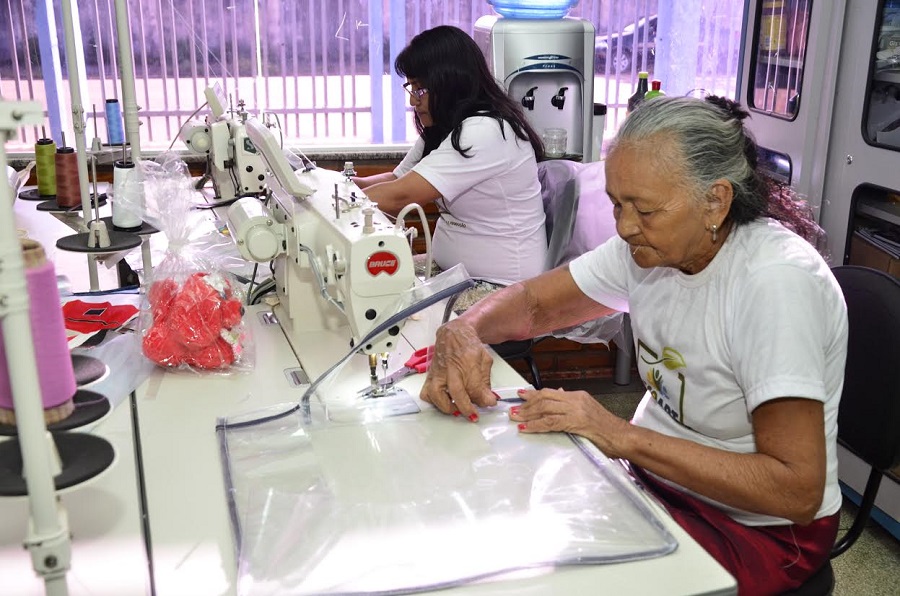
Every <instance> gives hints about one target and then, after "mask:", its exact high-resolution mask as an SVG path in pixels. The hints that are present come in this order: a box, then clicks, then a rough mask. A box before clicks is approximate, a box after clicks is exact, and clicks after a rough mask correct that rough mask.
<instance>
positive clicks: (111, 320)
mask: <svg viewBox="0 0 900 596" xmlns="http://www.w3.org/2000/svg"><path fill="white" fill-rule="evenodd" d="M62 311H63V318H64V319H65V322H66V329H69V330H70V331H77V332H78V333H93V332H95V331H100V330H101V329H118V328H119V327H121V326H122V325H123V324H124V323H125V322H126V321H127V320H128V319H130V318H131V317H133V316H134V315H135V314H137V311H138V309H137V307H135V306H133V305H131V304H121V305H116V306H113V305H112V304H111V303H109V302H83V301H81V300H70V301H68V302H66V303H65V304H63V307H62Z"/></svg>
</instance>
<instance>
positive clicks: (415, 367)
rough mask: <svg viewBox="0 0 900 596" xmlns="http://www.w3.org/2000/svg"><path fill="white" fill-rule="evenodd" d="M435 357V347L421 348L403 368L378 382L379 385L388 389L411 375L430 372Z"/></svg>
mask: <svg viewBox="0 0 900 596" xmlns="http://www.w3.org/2000/svg"><path fill="white" fill-rule="evenodd" d="M433 357H434V346H433V345H432V346H428V347H427V348H419V349H418V350H416V351H415V352H413V353H412V356H410V357H409V360H407V361H406V363H405V364H404V365H403V367H402V368H399V369H397V370H396V371H394V372H392V373H391V374H389V375H388V376H386V377H385V378H383V379H381V380H380V381H378V385H380V386H381V387H387V386H389V385H393V384H394V383H396V382H398V381H399V380H400V379H403V378H405V377H408V376H410V375H415V374H421V373H423V372H426V371H427V370H428V367H430V366H431V359H432V358H433Z"/></svg>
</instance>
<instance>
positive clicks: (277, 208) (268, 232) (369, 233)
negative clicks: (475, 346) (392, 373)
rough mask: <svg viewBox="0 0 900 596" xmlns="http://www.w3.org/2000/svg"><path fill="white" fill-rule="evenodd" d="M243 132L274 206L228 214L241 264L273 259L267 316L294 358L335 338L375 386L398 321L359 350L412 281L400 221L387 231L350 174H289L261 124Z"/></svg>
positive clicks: (248, 203) (242, 205)
mask: <svg viewBox="0 0 900 596" xmlns="http://www.w3.org/2000/svg"><path fill="white" fill-rule="evenodd" d="M245 126H246V130H247V134H248V136H249V137H250V140H251V141H252V142H253V144H254V145H255V146H256V147H258V148H259V151H260V154H261V156H262V157H263V159H264V160H265V163H266V165H267V166H268V170H269V177H268V180H269V182H268V187H269V189H270V191H271V199H270V201H269V204H268V206H265V205H263V203H262V202H261V201H260V200H259V199H257V198H255V197H245V198H242V199H240V200H238V201H237V202H235V203H234V204H233V205H232V206H231V207H229V209H228V227H229V231H230V233H231V235H232V238H233V239H234V241H235V243H236V245H237V247H238V250H239V251H240V253H241V256H242V257H243V258H245V259H247V260H250V261H256V262H260V263H265V262H269V261H271V260H273V259H274V273H275V283H276V296H277V304H276V305H275V306H274V308H273V311H274V312H275V315H276V317H277V318H278V322H279V324H280V325H281V326H282V328H283V329H284V332H285V335H286V336H287V338H288V340H289V341H290V343H291V346H292V348H293V349H294V351H295V353H297V354H299V353H300V352H301V351H302V350H301V349H300V348H299V346H300V345H301V344H303V343H306V345H307V347H308V345H309V343H310V342H316V343H321V342H326V341H333V340H334V338H335V337H338V338H339V341H340V342H341V343H340V344H339V345H342V347H340V348H339V349H340V350H341V351H344V352H345V351H347V350H349V349H350V348H351V347H358V352H362V353H363V354H366V355H368V356H369V368H370V380H371V381H372V384H373V387H374V386H375V384H376V383H377V379H376V378H375V374H376V371H375V363H376V359H377V357H378V355H382V357H381V361H382V362H383V363H386V356H384V354H386V353H389V352H393V351H394V350H396V349H397V347H398V341H399V340H400V337H399V336H400V331H401V328H402V325H403V323H402V322H398V323H397V324H396V325H391V326H390V328H389V329H388V330H387V331H386V332H385V333H382V334H380V335H378V336H376V337H374V338H369V340H368V341H366V343H364V344H361V343H360V342H361V341H362V340H363V339H365V338H366V336H367V335H368V334H369V333H370V332H371V331H372V330H373V329H374V328H375V327H376V326H378V325H379V324H381V323H383V322H384V321H386V320H387V319H389V318H390V317H391V316H392V315H394V314H395V313H396V312H397V311H398V310H399V308H400V307H401V298H402V295H403V294H404V292H406V291H408V290H410V289H411V288H412V287H413V286H414V284H415V279H416V278H415V272H414V268H413V259H412V251H411V248H410V245H409V240H408V238H407V236H406V234H405V231H404V229H403V227H402V223H399V224H397V225H395V224H394V223H392V222H391V221H390V220H389V219H388V218H387V216H385V215H384V213H382V212H381V211H380V210H378V208H377V206H376V205H375V204H374V203H372V202H371V201H369V200H368V199H367V198H366V197H365V195H363V193H362V192H361V191H360V190H359V188H358V187H357V186H356V185H355V184H353V182H351V180H350V176H349V175H347V174H344V173H341V172H336V171H330V170H324V169H318V168H314V167H312V166H310V167H307V168H305V169H302V170H298V171H296V172H295V171H294V170H293V168H292V166H291V165H290V163H289V162H288V160H287V158H286V157H285V155H284V153H283V151H282V149H281V147H280V146H279V145H278V142H277V140H276V139H275V137H274V136H273V135H272V133H271V132H270V131H269V130H268V129H267V128H266V127H265V125H263V124H261V123H260V122H258V121H255V120H248V121H247V122H246V123H245ZM322 332H325V333H324V335H323V333H322ZM322 345H323V347H324V344H322ZM301 364H302V365H303V366H304V369H306V368H307V365H306V364H305V363H303V362H302V361H301ZM383 366H384V365H383ZM319 372H320V371H315V370H313V371H309V370H307V373H308V374H310V376H311V377H313V375H315V374H318V373H319ZM311 380H312V379H311Z"/></svg>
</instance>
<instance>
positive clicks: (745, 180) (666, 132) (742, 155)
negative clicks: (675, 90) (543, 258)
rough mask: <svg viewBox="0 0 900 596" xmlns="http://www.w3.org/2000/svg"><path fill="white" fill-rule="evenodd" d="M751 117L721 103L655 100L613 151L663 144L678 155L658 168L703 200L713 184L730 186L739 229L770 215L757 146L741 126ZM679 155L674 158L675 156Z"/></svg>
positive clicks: (628, 122) (627, 125) (630, 121)
mask: <svg viewBox="0 0 900 596" xmlns="http://www.w3.org/2000/svg"><path fill="white" fill-rule="evenodd" d="M747 116H748V114H747V112H746V111H744V110H743V109H742V108H741V107H740V106H739V105H738V104H736V103H734V102H732V101H730V100H726V99H722V98H717V97H709V98H707V99H705V100H704V99H697V98H694V97H655V98H653V99H652V100H650V101H646V102H644V103H642V104H640V106H639V107H638V108H637V109H636V110H635V111H634V112H633V113H632V114H630V115H629V116H628V117H627V118H626V119H625V122H624V123H623V124H622V126H621V128H620V129H619V132H618V134H617V135H616V138H615V140H614V141H613V143H612V146H611V147H610V152H613V151H615V149H616V148H617V147H619V146H625V145H631V144H633V143H642V142H646V141H651V140H652V141H653V142H654V143H658V142H659V141H660V140H661V137H662V138H663V139H666V138H667V139H669V140H671V141H672V142H674V145H675V147H676V149H677V151H676V152H659V153H657V154H656V159H657V160H658V161H657V163H658V164H660V165H663V166H669V167H673V168H677V169H676V170H675V171H677V172H679V173H680V174H683V176H684V181H685V184H687V185H688V188H689V189H692V190H693V191H694V194H695V195H696V196H697V198H698V199H699V198H700V197H703V196H706V195H707V193H708V192H709V190H710V188H711V187H712V184H713V182H715V181H716V180H719V179H722V178H724V179H726V180H728V181H729V182H730V183H731V186H732V189H733V193H734V194H733V198H732V204H731V210H730V211H729V214H728V218H729V219H731V220H732V221H733V222H734V223H735V224H737V225H740V224H744V223H748V222H750V221H753V220H755V219H757V218H759V217H762V216H764V215H765V214H766V212H767V208H768V202H769V193H770V188H769V185H768V183H767V182H766V181H765V180H764V179H763V177H762V176H761V175H760V173H759V172H758V171H757V155H756V142H755V141H754V140H753V138H752V137H751V136H750V134H749V133H748V132H747V131H746V130H745V129H744V125H743V123H742V122H741V121H742V120H743V119H744V118H746V117H747ZM673 153H674V154H673Z"/></svg>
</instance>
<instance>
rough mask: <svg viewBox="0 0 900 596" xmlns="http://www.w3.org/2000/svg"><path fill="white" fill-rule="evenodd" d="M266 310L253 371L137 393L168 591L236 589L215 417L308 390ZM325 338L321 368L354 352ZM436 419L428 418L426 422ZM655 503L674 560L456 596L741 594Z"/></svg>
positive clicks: (318, 345)
mask: <svg viewBox="0 0 900 596" xmlns="http://www.w3.org/2000/svg"><path fill="white" fill-rule="evenodd" d="M260 310H261V307H254V308H253V309H251V311H250V312H249V313H248V315H247V318H246V320H247V321H249V322H250V323H251V325H252V329H251V333H252V334H253V337H254V342H255V345H256V367H255V370H254V371H253V372H252V373H251V374H246V375H232V376H227V377H226V376H223V377H216V376H215V375H211V376H204V377H198V376H194V375H190V374H188V375H185V374H171V373H163V372H158V373H155V374H154V375H153V376H151V378H150V380H149V381H148V382H147V383H146V384H145V386H144V387H142V388H141V389H140V391H139V392H138V401H137V404H138V418H139V423H140V428H141V450H142V456H143V457H142V459H143V462H144V473H145V475H146V481H147V500H148V514H149V520H150V533H151V541H152V550H153V566H154V574H155V579H156V582H155V583H156V590H157V593H158V594H160V595H173V596H174V595H181V594H192V595H198V596H199V595H202V594H209V595H213V594H232V593H235V591H234V590H235V579H236V567H237V564H236V560H235V554H234V548H233V544H234V540H233V535H232V529H231V525H230V522H229V512H228V506H227V501H226V494H225V485H224V480H223V473H222V468H221V460H220V455H219V445H218V441H217V437H216V435H215V432H214V427H215V424H216V421H217V419H218V418H219V417H222V416H225V417H227V416H230V415H234V414H240V413H245V412H247V411H250V410H254V409H257V408H263V407H265V406H267V405H270V404H279V403H285V402H290V401H294V402H296V401H297V400H299V399H300V397H301V395H302V394H303V391H304V389H305V387H304V388H295V387H292V386H291V383H289V381H288V378H287V376H286V375H285V372H284V371H285V370H286V369H290V368H291V367H294V366H296V360H294V357H293V353H292V352H291V350H290V347H289V345H288V343H287V341H286V339H285V338H284V336H283V334H282V332H281V330H280V327H278V326H267V325H262V324H260V317H259V316H258V314H257V313H258V312H259V311H260ZM409 327H410V326H409V325H408V326H407V328H409ZM326 335H327V334H323V336H322V337H320V338H318V339H319V340H318V341H316V342H315V343H313V342H310V355H311V356H315V358H317V359H318V360H319V363H320V365H324V364H326V363H327V364H330V363H331V362H333V361H335V360H337V358H339V357H340V356H341V355H343V351H344V349H345V348H346V343H345V342H344V341H343V340H337V339H335V338H333V339H334V342H333V343H332V345H328V342H329V340H328V338H327V337H326ZM406 335H408V334H406ZM338 346H340V347H338ZM413 347H421V346H413ZM411 349H412V348H409V347H407V348H406V350H411ZM406 353H408V352H406ZM405 357H406V356H405V355H404V352H403V351H401V352H399V353H398V354H397V357H396V358H392V367H391V368H394V366H396V365H395V364H394V362H395V360H396V361H398V362H402V361H403V359H405ZM355 358H356V357H355ZM358 358H359V359H358V360H356V362H351V363H349V364H348V365H347V367H346V368H345V369H344V370H343V371H342V373H341V374H343V375H346V376H351V375H352V376H355V377H356V378H357V379H358V380H359V382H361V383H362V384H364V383H365V361H364V360H363V359H362V357H358ZM354 364H355V365H356V366H355V367H354ZM314 366H315V365H314ZM494 375H495V379H496V383H495V384H501V385H504V386H511V385H513V384H515V383H523V380H522V379H521V377H519V376H518V375H517V374H516V373H515V372H514V371H513V370H512V369H511V368H510V367H509V366H508V365H507V364H506V363H505V362H503V361H499V362H497V363H496V364H495V371H494ZM420 384H421V376H420V377H413V378H411V379H409V380H408V381H407V382H405V385H406V386H408V387H409V389H410V392H411V393H413V395H416V394H417V392H418V387H419V385H420ZM420 407H421V408H422V409H423V411H424V410H426V409H430V408H431V407H432V406H430V405H429V404H426V403H423V402H420ZM412 416H418V415H417V414H412ZM428 418H430V416H422V420H423V423H427V422H425V421H427V419H428ZM460 424H469V423H468V422H464V421H460ZM573 449H575V446H574V445H573ZM398 473H402V471H398ZM652 507H653V508H654V510H655V511H656V512H657V513H658V514H659V517H660V519H661V520H662V522H663V524H664V525H665V526H666V528H667V530H668V531H669V532H670V533H671V534H672V535H673V536H675V538H676V540H677V541H678V548H677V549H676V550H675V552H673V553H671V554H669V555H666V556H662V557H658V558H654V559H649V560H644V561H636V562H629V563H621V564H610V565H594V566H585V567H577V568H575V567H573V568H565V569H563V568H560V569H555V570H553V571H552V572H550V571H544V572H534V571H532V572H529V574H528V577H521V578H518V579H510V580H507V581H495V582H488V583H483V584H477V585H470V586H467V587H465V588H458V589H456V590H451V592H456V593H460V594H563V593H579V592H584V591H586V590H591V591H593V590H594V589H596V587H597V586H603V591H604V592H607V593H611V594H617V593H628V594H660V593H666V594H732V593H735V583H734V580H733V579H732V578H731V576H730V575H728V574H727V573H726V572H725V571H724V570H723V569H722V568H721V567H720V566H719V565H718V564H717V563H716V562H715V561H713V559H712V558H711V557H710V556H709V555H708V554H706V552H705V551H703V549H701V548H700V547H699V545H697V544H696V542H694V541H693V540H692V539H691V538H690V537H689V536H687V535H686V534H685V533H684V532H683V531H682V530H681V528H680V527H678V526H677V524H675V523H674V522H673V521H672V520H671V519H670V518H668V517H667V515H666V514H665V513H664V512H663V511H662V510H661V509H659V508H658V507H657V506H656V505H652Z"/></svg>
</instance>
